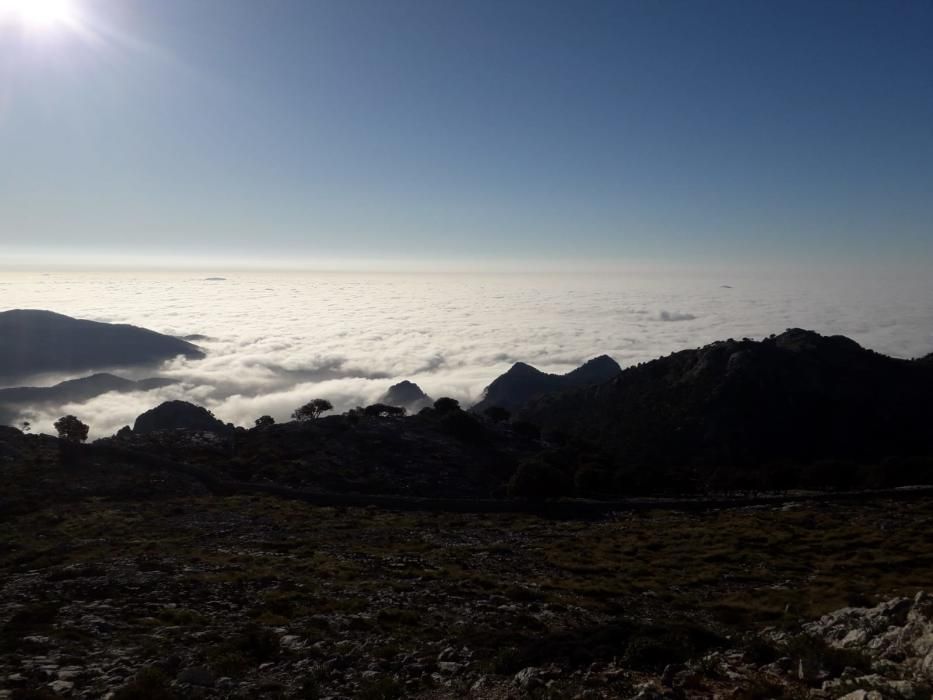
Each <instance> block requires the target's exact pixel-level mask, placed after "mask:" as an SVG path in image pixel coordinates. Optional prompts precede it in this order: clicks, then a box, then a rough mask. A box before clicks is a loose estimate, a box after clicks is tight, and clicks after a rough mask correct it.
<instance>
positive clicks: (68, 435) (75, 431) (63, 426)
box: [55, 416, 88, 443]
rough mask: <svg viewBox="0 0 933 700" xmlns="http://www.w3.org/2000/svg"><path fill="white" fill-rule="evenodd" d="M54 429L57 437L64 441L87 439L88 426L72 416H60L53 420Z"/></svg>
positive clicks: (77, 441) (82, 440)
mask: <svg viewBox="0 0 933 700" xmlns="http://www.w3.org/2000/svg"><path fill="white" fill-rule="evenodd" d="M55 430H56V431H58V437H59V439H61V440H65V441H66V442H74V443H79V442H84V441H85V440H87V431H88V426H87V425H85V424H84V423H82V422H81V421H79V420H78V419H77V418H75V417H74V416H62V417H61V418H59V419H58V420H57V421H55Z"/></svg>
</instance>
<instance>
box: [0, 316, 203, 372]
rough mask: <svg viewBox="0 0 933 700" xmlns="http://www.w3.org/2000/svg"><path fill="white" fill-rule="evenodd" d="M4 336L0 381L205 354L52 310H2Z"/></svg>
mask: <svg viewBox="0 0 933 700" xmlns="http://www.w3.org/2000/svg"><path fill="white" fill-rule="evenodd" d="M0 338H2V339H3V342H2V344H0V380H4V379H9V378H13V377H24V376H28V375H34V374H40V373H42V372H73V371H80V370H87V369H95V368H109V367H125V366H130V365H145V364H150V363H158V362H163V361H165V360H169V359H171V358H173V357H176V356H178V355H184V356H185V357H190V358H202V357H204V353H203V352H201V351H200V350H199V349H198V348H197V347H196V346H194V345H192V344H191V343H188V342H185V341H184V340H180V339H178V338H173V337H171V336H168V335H162V334H161V333H156V332H154V331H150V330H146V329H145V328H138V327H136V326H129V325H123V324H110V323H98V322H96V321H84V320H80V319H75V318H71V317H69V316H63V315H61V314H56V313H52V312H51V311H34V310H21V309H17V310H13V311H3V312H0Z"/></svg>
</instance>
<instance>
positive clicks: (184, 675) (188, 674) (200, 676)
mask: <svg viewBox="0 0 933 700" xmlns="http://www.w3.org/2000/svg"><path fill="white" fill-rule="evenodd" d="M175 680H177V681H178V682H179V683H186V684H187V685H196V686H199V687H201V688H212V687H214V682H215V679H214V674H213V673H211V671H210V669H208V668H207V667H206V666H192V667H191V668H186V669H184V670H183V671H182V672H181V673H179V674H178V676H177V677H176V679H175Z"/></svg>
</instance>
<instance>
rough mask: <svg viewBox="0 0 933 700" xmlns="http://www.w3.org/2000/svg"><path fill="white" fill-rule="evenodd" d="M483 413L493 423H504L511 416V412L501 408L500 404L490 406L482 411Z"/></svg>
mask: <svg viewBox="0 0 933 700" xmlns="http://www.w3.org/2000/svg"><path fill="white" fill-rule="evenodd" d="M483 415H484V416H486V417H487V418H488V419H489V420H491V421H492V422H493V423H504V422H505V421H507V420H508V419H509V418H511V417H512V414H511V413H510V412H509V411H508V410H506V409H504V408H502V406H490V407H489V408H487V409H486V410H485V411H483Z"/></svg>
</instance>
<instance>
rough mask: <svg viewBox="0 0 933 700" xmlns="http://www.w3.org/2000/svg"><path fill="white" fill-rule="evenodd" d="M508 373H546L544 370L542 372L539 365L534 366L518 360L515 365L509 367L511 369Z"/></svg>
mask: <svg viewBox="0 0 933 700" xmlns="http://www.w3.org/2000/svg"><path fill="white" fill-rule="evenodd" d="M506 374H512V375H514V374H544V372H542V371H541V370H540V369H538V368H537V367H532V366H531V365H529V364H527V363H525V362H516V363H515V364H514V365H512V366H511V367H509V370H508V372H506Z"/></svg>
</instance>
